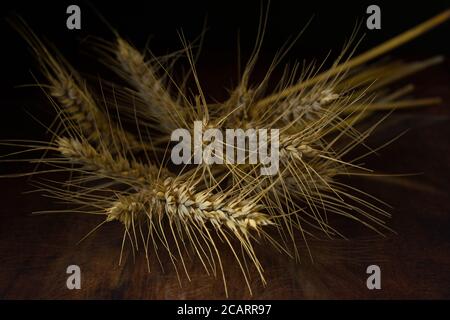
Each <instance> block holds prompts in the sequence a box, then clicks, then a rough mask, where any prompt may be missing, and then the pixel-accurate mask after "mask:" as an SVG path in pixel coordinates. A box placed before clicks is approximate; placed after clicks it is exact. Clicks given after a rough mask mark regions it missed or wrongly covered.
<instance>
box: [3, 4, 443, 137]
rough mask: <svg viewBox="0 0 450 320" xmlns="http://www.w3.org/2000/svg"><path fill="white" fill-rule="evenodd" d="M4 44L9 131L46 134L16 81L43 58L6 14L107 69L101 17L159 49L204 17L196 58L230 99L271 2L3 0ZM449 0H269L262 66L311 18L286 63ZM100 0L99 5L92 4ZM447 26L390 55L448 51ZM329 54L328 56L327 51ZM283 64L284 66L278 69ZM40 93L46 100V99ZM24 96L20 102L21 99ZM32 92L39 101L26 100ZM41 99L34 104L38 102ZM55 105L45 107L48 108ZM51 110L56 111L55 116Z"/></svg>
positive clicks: (195, 30)
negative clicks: (372, 13) (371, 10)
mask: <svg viewBox="0 0 450 320" xmlns="http://www.w3.org/2000/svg"><path fill="white" fill-rule="evenodd" d="M70 4H78V5H79V6H80V7H81V16H82V29H81V30H68V29H67V28H66V19H67V16H68V15H67V14H66V8H67V6H68V5H70ZM370 4H377V5H379V6H380V7H381V12H382V29H381V30H367V29H366V28H365V19H366V18H367V14H366V8H367V6H368V5H370ZM0 6H1V17H2V18H3V19H2V21H1V29H0V30H1V31H0V32H1V33H0V37H1V39H2V49H1V50H0V54H1V56H2V57H1V59H0V61H1V71H2V76H1V77H0V81H1V84H0V88H1V90H2V101H3V103H2V116H1V117H0V118H1V120H0V134H1V137H2V138H18V137H23V138H24V137H28V138H29V136H30V134H33V135H38V136H39V135H40V134H41V133H42V132H43V130H42V128H41V127H40V126H38V125H36V122H35V121H34V120H32V119H31V117H29V116H28V115H27V113H26V112H25V110H26V111H27V112H31V113H32V114H36V112H38V113H39V116H38V117H39V118H41V119H42V121H44V122H45V114H46V113H47V112H48V110H46V107H45V106H44V107H42V108H43V109H42V108H41V106H42V105H45V101H43V100H42V97H43V95H42V93H41V92H40V91H39V90H37V89H30V88H18V86H22V85H27V84H33V83H35V80H34V78H33V76H32V73H33V74H36V75H39V70H38V68H37V64H36V61H35V60H34V58H33V57H32V55H31V54H30V52H29V50H28V48H27V45H26V44H25V42H24V41H23V39H21V38H20V36H19V35H18V33H17V32H15V31H14V30H13V28H11V26H10V25H9V24H8V23H7V22H6V21H5V18H8V17H9V18H11V17H14V16H17V15H18V16H21V17H23V18H24V19H25V20H26V21H27V22H28V24H29V25H30V27H31V28H32V30H33V31H34V32H36V34H37V35H39V36H40V37H44V38H45V39H46V40H48V41H49V42H51V43H53V44H54V45H55V46H56V47H57V48H58V49H59V50H60V51H61V53H62V54H63V55H64V56H65V57H66V58H67V59H68V60H69V61H70V62H71V63H72V64H74V65H75V66H76V67H77V68H78V69H79V70H80V71H81V72H88V73H90V74H94V75H96V74H97V72H99V73H102V68H101V66H100V64H98V63H97V62H96V61H95V59H96V58H95V56H93V54H92V52H91V51H90V50H89V40H90V39H92V37H101V38H106V39H107V40H113V39H114V36H113V34H112V32H111V29H110V28H109V27H108V26H107V24H105V22H104V21H103V20H102V19H101V18H100V15H101V16H103V17H104V18H105V19H106V20H107V21H108V23H109V24H110V25H111V26H112V27H114V28H115V29H116V30H117V31H119V33H120V34H121V35H122V36H124V37H125V38H126V39H128V40H130V41H131V42H132V43H133V44H134V45H135V46H136V47H138V48H143V47H145V45H146V44H147V43H148V44H149V48H150V49H151V50H152V51H153V52H154V53H155V54H156V55H160V54H166V53H169V52H172V51H175V50H177V49H180V48H181V47H182V46H181V42H180V38H179V36H178V32H179V31H181V30H182V31H183V33H184V34H185V36H186V38H187V39H190V40H194V39H195V38H196V37H198V36H199V35H200V34H201V32H202V29H203V26H204V25H205V20H206V26H207V32H206V36H205V40H204V44H203V49H202V51H201V55H200V58H199V61H198V73H199V75H200V79H201V80H203V81H204V85H205V86H206V89H205V91H206V92H207V93H208V94H209V97H210V98H214V99H218V100H221V99H225V98H226V94H227V90H226V89H229V88H230V87H231V86H232V84H233V83H236V81H237V67H236V64H237V56H238V55H237V42H238V33H239V34H240V39H241V41H240V44H241V52H242V55H241V56H242V59H243V61H245V59H246V57H248V55H249V54H250V52H251V50H252V49H253V47H254V43H255V38H256V33H257V27H258V22H259V17H260V10H261V7H262V6H263V7H265V8H266V7H267V2H264V1H229V0H228V1H171V0H168V1H153V0H152V1H142V0H127V1H103V0H101V1H89V2H88V1H65V0H64V1H48V0H44V1H23V0H17V1H2V2H1V4H0ZM447 6H448V1H441V0H433V1H426V2H425V1H419V2H403V1H324V0H318V1H317V0H316V1H272V2H271V3H270V9H269V22H268V26H267V30H266V37H265V40H264V45H263V48H262V54H261V58H260V66H262V68H260V69H258V70H264V68H263V67H264V66H267V65H268V64H269V63H270V60H271V59H272V57H273V55H274V54H275V52H276V51H277V50H278V49H279V48H280V47H281V46H282V45H283V44H284V43H285V42H286V41H288V39H292V38H293V37H295V36H296V35H297V34H298V33H299V32H300V31H301V30H302V28H303V27H304V26H305V24H306V23H307V21H308V20H309V19H310V18H313V20H312V22H311V24H310V26H309V27H308V28H307V30H306V32H304V34H303V35H302V36H301V37H300V39H299V40H298V42H297V43H296V44H295V45H294V46H293V48H292V50H291V51H290V52H289V54H288V55H287V57H286V59H285V61H284V62H286V63H292V62H294V61H302V59H305V60H306V61H312V60H313V59H316V60H317V61H322V60H323V59H324V58H325V57H326V55H327V54H328V53H329V52H330V50H331V57H333V56H336V55H337V54H338V53H339V51H340V49H341V48H342V45H343V43H344V42H345V40H347V39H348V38H349V36H350V35H351V33H352V31H353V29H354V27H355V26H356V25H357V24H358V22H359V23H361V22H362V28H361V31H360V33H359V34H358V35H359V36H363V35H365V39H364V41H363V42H362V43H361V44H360V46H359V52H362V51H363V50H365V49H367V48H369V47H371V46H373V45H376V44H379V43H381V42H382V41H383V40H386V39H389V38H390V37H392V36H394V35H396V34H398V33H400V32H402V31H404V30H406V29H408V28H410V27H412V26H414V25H416V24H418V23H420V22H422V21H424V20H426V19H427V18H430V17H431V16H433V15H435V14H437V13H439V12H440V11H442V10H444V9H445V8H446V7H447ZM94 8H95V9H94ZM448 30H449V29H448V26H444V27H441V28H438V29H436V30H433V31H432V32H430V33H428V34H426V35H424V36H422V37H421V39H420V40H419V41H413V42H412V43H409V44H407V45H405V46H403V47H402V48H400V49H398V50H396V51H395V52H394V53H393V54H394V55H396V56H408V57H410V56H413V57H416V56H418V57H426V56H430V55H432V54H442V53H446V52H449V47H450V46H449V44H448V40H447V39H448ZM330 61H331V60H330ZM280 69H281V68H280ZM39 99H41V100H39ZM19 101H21V103H19ZM29 101H32V102H29ZM36 105H37V106H36ZM47 109H48V108H47ZM50 118H51V116H49V119H50Z"/></svg>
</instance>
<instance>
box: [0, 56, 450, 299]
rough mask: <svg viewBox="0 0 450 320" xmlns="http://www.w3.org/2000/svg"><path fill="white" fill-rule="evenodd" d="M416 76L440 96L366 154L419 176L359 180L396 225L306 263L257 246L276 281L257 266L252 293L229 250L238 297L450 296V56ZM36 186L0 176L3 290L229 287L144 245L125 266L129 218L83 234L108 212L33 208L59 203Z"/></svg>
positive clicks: (388, 127)
mask: <svg viewBox="0 0 450 320" xmlns="http://www.w3.org/2000/svg"><path fill="white" fill-rule="evenodd" d="M414 82H415V83H416V84H417V87H418V96H422V97H424V96H430V95H436V94H438V95H440V96H442V97H443V98H444V103H443V104H442V105H440V106H437V107H432V108H427V109H416V110H408V111H402V112H399V113H396V114H395V115H393V116H392V117H390V119H389V120H388V121H387V122H386V124H385V125H384V126H383V128H382V131H380V132H379V134H378V135H377V136H376V138H374V139H371V143H372V145H374V146H377V145H379V144H382V143H383V142H385V141H387V140H389V139H390V138H392V137H393V136H395V135H397V134H399V133H400V132H402V131H403V130H405V129H409V132H408V133H407V134H406V135H404V136H403V137H402V138H401V139H399V140H398V141H396V142H394V143H393V144H391V145H390V146H388V147H387V148H385V149H383V150H382V151H380V152H379V155H377V156H372V157H371V158H370V159H369V160H368V162H367V164H368V166H369V167H372V168H376V169H378V170H381V171H383V172H398V173H411V172H422V173H423V174H422V175H420V176H416V177H412V178H411V181H414V182H415V183H417V187H416V188H411V187H406V186H404V185H401V184H395V183H390V184H386V183H382V182H380V181H368V180H355V181H354V183H355V185H356V186H359V187H361V188H362V189H364V190H365V191H368V192H370V193H372V194H373V195H375V196H377V197H378V198H380V199H382V200H383V201H386V202H387V203H389V204H390V205H392V207H393V208H392V209H390V212H391V213H392V215H393V218H392V219H391V220H390V221H389V224H390V226H391V227H392V228H393V229H395V230H396V232H397V234H390V235H389V236H388V237H387V238H385V239H383V238H380V237H376V236H375V235H374V234H372V233H371V232H370V231H368V230H365V231H366V232H355V233H354V234H355V237H356V239H354V240H350V241H335V242H323V243H314V244H312V245H313V253H314V257H315V261H314V262H311V261H310V260H309V259H308V258H307V257H306V256H303V258H304V259H303V260H302V261H301V262H300V263H298V262H295V261H293V260H291V259H289V258H288V257H287V256H285V255H282V254H279V253H276V252H274V251H272V250H268V249H266V247H264V246H259V247H258V251H259V252H258V253H259V255H260V257H261V262H262V265H263V266H264V267H265V276H266V279H267V281H268V284H267V286H266V287H263V286H262V285H261V283H260V282H259V281H258V279H257V278H255V279H252V286H253V296H250V295H249V292H248V290H247V289H246V287H245V286H244V281H243V278H242V276H241V274H240V272H239V270H238V268H237V267H236V266H235V265H234V261H233V259H232V258H231V257H230V256H228V255H226V256H225V258H224V264H225V265H226V266H227V279H228V286H229V293H230V298H254V299H285V298H293V299H303V298H401V299H403V298H425V299H428V298H447V299H448V298H450V196H449V188H450V119H449V115H450V112H449V110H450V97H449V90H450V89H449V84H450V74H449V64H448V63H446V64H445V65H442V66H440V67H438V68H433V69H430V70H429V71H427V72H424V73H422V74H421V75H420V76H416V77H415V78H414ZM19 169H20V168H19ZM30 189H31V188H30V186H29V185H28V183H27V179H23V178H20V179H0V190H1V199H2V201H1V203H2V204H1V206H0V298H3V299H55V298H62V299H85V298H94V299H167V298H175V299H178V298H182V299H184V298H194V299H195V298H224V297H225V295H224V290H223V286H222V282H221V280H220V278H219V279H214V278H213V277H211V276H207V275H205V274H204V271H203V269H202V267H201V265H199V264H198V263H197V262H195V261H194V262H189V263H188V269H189V271H190V274H191V282H189V281H187V279H186V277H185V276H184V277H182V281H181V284H182V286H181V287H180V284H179V283H178V280H177V277H176V274H175V272H174V270H173V268H171V267H170V263H169V261H168V260H169V259H168V257H167V256H164V255H162V259H163V260H164V262H165V265H166V266H167V267H166V268H165V270H164V272H163V271H162V270H161V268H160V267H159V265H158V262H157V261H156V259H154V256H153V259H152V260H151V273H148V272H147V267H146V262H145V259H144V257H143V254H142V252H139V253H138V255H137V256H136V259H133V255H132V254H131V251H130V250H129V247H126V250H125V256H124V262H123V264H122V265H121V266H119V265H118V261H119V252H120V246H121V240H122V238H121V237H122V228H121V226H120V225H119V224H118V223H111V224H108V225H105V226H104V227H103V228H101V229H100V230H99V231H98V232H97V233H95V234H94V235H93V236H91V237H90V238H88V239H87V240H86V241H84V242H82V243H81V244H79V245H76V243H77V242H78V241H79V240H80V239H81V238H82V237H83V236H84V235H85V234H86V233H87V232H89V231H90V230H91V229H92V228H93V227H94V226H96V225H97V224H98V223H99V222H100V221H101V220H99V219H98V218H96V217H92V216H84V215H77V214H67V215H63V214H56V215H43V216H32V215H30V213H31V212H32V211H36V210H43V209H51V208H52V206H53V204H52V201H51V200H50V199H47V198H45V197H42V196H40V195H37V194H22V192H23V191H25V190H30ZM349 231H350V234H352V233H353V230H349ZM224 252H225V251H224ZM71 264H76V265H79V266H80V267H81V272H82V289H81V290H68V289H67V288H66V278H67V275H66V268H67V266H68V265H71ZM370 264H377V265H379V266H380V267H381V272H382V289H381V290H374V291H369V290H368V289H367V288H366V284H365V282H366V277H367V275H366V273H365V271H366V267H367V266H368V265H370Z"/></svg>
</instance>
